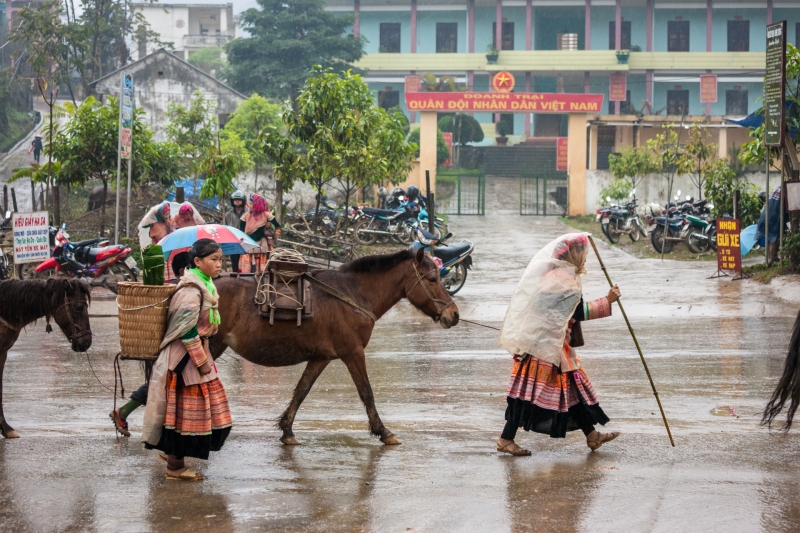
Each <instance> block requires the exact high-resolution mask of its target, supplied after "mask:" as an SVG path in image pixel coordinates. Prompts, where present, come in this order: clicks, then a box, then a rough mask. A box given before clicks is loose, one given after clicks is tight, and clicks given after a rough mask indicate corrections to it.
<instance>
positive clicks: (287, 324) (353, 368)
mask: <svg viewBox="0 0 800 533" xmlns="http://www.w3.org/2000/svg"><path fill="white" fill-rule="evenodd" d="M312 274H313V276H314V277H315V278H317V279H319V280H320V281H322V282H324V283H325V284H327V285H329V286H331V287H334V288H335V289H337V290H339V291H340V292H342V293H344V294H346V295H347V296H348V297H350V298H352V299H354V300H355V301H356V302H357V303H359V304H361V305H362V306H364V307H365V308H366V309H367V310H369V311H371V312H372V313H374V315H375V316H376V317H377V318H380V317H381V316H383V315H384V314H385V313H386V312H387V311H388V310H389V309H391V308H392V307H393V306H394V305H395V304H396V303H397V302H399V301H400V300H402V299H403V298H408V300H409V301H410V302H411V303H412V304H413V305H414V307H416V308H417V309H419V310H421V311H422V312H423V313H425V314H426V315H428V316H429V317H431V318H433V320H434V321H436V322H439V324H441V326H442V327H443V328H450V327H452V326H455V325H456V324H457V323H458V307H456V305H455V303H454V302H453V300H452V299H451V298H450V295H448V294H447V291H446V290H445V288H444V286H443V285H442V282H441V279H439V269H438V268H437V267H436V265H435V264H434V263H433V261H432V260H431V259H430V258H429V257H427V256H426V255H425V253H424V251H423V250H419V251H418V252H413V251H410V250H404V251H402V252H398V253H395V254H389V255H373V256H369V257H363V258H361V259H356V260H355V261H352V262H350V263H347V264H345V265H343V266H341V267H340V268H339V269H337V270H322V271H314V272H313V273H312ZM216 285H217V290H218V291H219V296H220V300H219V301H220V315H221V318H222V323H221V324H220V328H219V332H218V333H217V335H215V336H214V337H213V338H212V339H211V354H212V355H213V356H214V358H217V357H219V356H220V355H221V354H222V352H223V351H225V348H227V347H228V346H230V347H231V348H233V350H234V351H236V353H238V354H239V355H241V356H242V357H244V358H245V359H247V360H248V361H251V362H253V363H256V364H259V365H263V366H270V367H277V366H289V365H296V364H299V363H307V364H306V369H305V371H304V372H303V376H302V377H301V378H300V381H299V382H298V383H297V386H296V387H295V390H294V395H293V396H292V401H291V402H290V403H289V406H288V407H287V408H286V411H284V413H283V415H282V416H281V418H280V420H279V421H278V427H279V428H280V429H281V430H282V431H283V436H282V437H281V442H283V443H284V444H300V442H299V441H298V440H297V439H296V438H295V436H294V433H293V432H292V424H293V422H294V417H295V414H296V413H297V410H298V409H299V408H300V404H301V403H302V402H303V400H304V399H305V397H306V395H307V394H308V392H309V391H310V390H311V387H312V386H313V385H314V381H316V379H317V378H318V377H319V375H320V374H321V373H322V371H323V370H324V369H325V367H326V366H328V363H330V362H331V361H333V360H335V359H341V360H342V362H343V363H344V364H345V365H346V366H347V369H348V370H349V371H350V376H351V377H352V378H353V381H354V382H355V384H356V388H357V389H358V394H359V396H360V397H361V401H362V402H364V405H365V407H366V409H367V416H368V417H369V429H370V431H371V432H372V434H373V435H376V436H379V437H380V439H381V441H382V442H383V443H384V444H400V441H399V440H397V437H395V436H394V435H393V434H392V432H390V431H389V430H388V429H386V427H384V425H383V422H381V419H380V417H379V416H378V410H377V409H376V408H375V398H374V397H373V395H372V387H371V386H370V384H369V377H368V376H367V364H366V359H365V356H364V348H366V346H367V343H368V342H369V339H370V336H371V335H372V329H373V328H374V327H375V322H374V321H373V319H372V318H370V317H369V316H368V315H367V314H366V313H364V312H363V311H360V310H358V309H356V307H354V306H352V305H350V304H347V303H345V302H344V301H342V300H341V299H338V298H336V297H334V296H331V295H329V294H327V293H325V292H323V291H322V290H320V289H318V288H314V289H313V294H314V316H313V318H307V319H306V318H304V319H303V324H302V325H301V326H300V327H298V326H297V324H296V323H295V322H294V321H283V322H278V321H276V322H275V325H274V326H270V325H269V322H268V321H267V320H266V319H264V318H261V316H260V315H259V313H258V308H257V307H256V306H255V304H254V303H253V296H254V294H255V291H256V282H255V280H254V279H253V278H249V279H248V278H222V279H219V280H217V282H216Z"/></svg>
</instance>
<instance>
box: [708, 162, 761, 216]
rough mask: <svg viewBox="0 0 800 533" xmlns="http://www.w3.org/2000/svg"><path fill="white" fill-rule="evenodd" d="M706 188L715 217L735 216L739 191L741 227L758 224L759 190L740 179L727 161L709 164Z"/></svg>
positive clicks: (759, 208)
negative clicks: (736, 197) (734, 208)
mask: <svg viewBox="0 0 800 533" xmlns="http://www.w3.org/2000/svg"><path fill="white" fill-rule="evenodd" d="M704 186H705V189H704V191H705V194H706V198H708V200H709V201H710V203H711V205H713V206H714V207H713V209H712V213H713V215H714V216H715V217H721V216H722V215H732V214H733V195H734V192H735V191H737V190H738V191H739V213H740V215H739V216H740V218H741V223H742V226H741V227H743V228H744V227H747V226H750V225H751V224H755V223H756V222H758V217H759V215H760V214H761V200H759V198H758V189H757V188H756V186H755V185H753V184H752V183H750V181H748V180H747V179H739V177H738V176H737V175H736V170H735V169H734V168H733V167H732V166H731V165H730V164H729V163H728V162H727V161H726V160H725V159H716V160H714V161H712V162H711V163H709V165H708V167H707V169H706V179H705V183H704Z"/></svg>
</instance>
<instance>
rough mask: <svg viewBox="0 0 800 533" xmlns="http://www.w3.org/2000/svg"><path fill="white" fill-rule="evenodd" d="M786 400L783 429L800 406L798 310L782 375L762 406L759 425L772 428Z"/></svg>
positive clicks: (789, 427)
mask: <svg viewBox="0 0 800 533" xmlns="http://www.w3.org/2000/svg"><path fill="white" fill-rule="evenodd" d="M790 396H791V398H790ZM786 400H790V402H789V409H788V411H787V412H786V423H785V424H784V425H783V427H782V428H781V429H782V430H783V431H789V429H791V427H792V419H793V418H794V414H795V412H796V411H797V408H798V407H800V312H798V314H797V318H796V319H795V321H794V328H793V329H792V340H791V341H790V342H789V353H788V354H786V363H785V365H784V367H783V375H782V376H781V379H780V381H779V382H778V386H777V387H776V388H775V392H773V393H772V398H770V400H769V403H767V406H766V407H765V408H764V415H763V417H762V418H761V425H766V426H769V427H770V428H772V421H773V420H775V417H777V416H778V415H779V414H780V412H781V411H782V410H783V407H784V406H785V405H786Z"/></svg>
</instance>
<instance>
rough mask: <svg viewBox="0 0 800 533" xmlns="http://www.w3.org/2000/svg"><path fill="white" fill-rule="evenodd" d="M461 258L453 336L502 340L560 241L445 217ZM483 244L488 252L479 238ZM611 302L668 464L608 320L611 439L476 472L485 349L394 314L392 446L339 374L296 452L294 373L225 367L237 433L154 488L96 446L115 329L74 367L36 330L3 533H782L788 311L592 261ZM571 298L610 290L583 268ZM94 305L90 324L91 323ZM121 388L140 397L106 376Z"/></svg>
mask: <svg viewBox="0 0 800 533" xmlns="http://www.w3.org/2000/svg"><path fill="white" fill-rule="evenodd" d="M451 222H452V225H453V227H454V229H455V230H456V231H457V235H458V236H459V237H464V238H470V239H471V240H474V241H475V243H476V252H475V269H474V270H473V271H471V272H470V274H469V279H468V280H467V284H466V286H465V288H464V289H463V290H462V292H461V293H459V294H458V295H457V297H456V298H457V302H458V305H459V307H460V310H461V314H462V316H464V317H465V318H468V319H471V320H476V321H480V322H484V323H487V324H490V325H495V326H497V325H499V323H500V321H501V320H502V317H503V314H504V311H505V306H506V304H507V302H508V299H509V298H510V296H511V294H512V292H513V290H514V287H515V285H516V282H517V280H518V279H519V276H520V274H521V272H522V271H523V270H524V268H525V266H526V265H527V263H528V261H529V260H530V258H531V257H532V255H533V254H534V253H535V252H536V251H537V250H538V249H539V248H540V247H541V246H543V245H544V244H546V243H547V242H548V241H549V240H550V239H551V238H553V237H555V236H556V235H558V234H561V233H563V232H565V231H566V228H565V226H563V225H562V224H561V223H560V222H558V221H557V220H556V219H553V218H535V217H524V218H520V217H516V216H511V215H505V216H500V215H497V214H494V215H489V216H487V217H485V218H478V217H475V218H470V217H460V218H457V217H453V219H452V220H451ZM490 229H491V231H487V230H490ZM600 251H601V253H603V254H604V259H605V260H606V263H607V266H608V269H609V272H610V273H611V275H612V277H613V278H614V279H615V281H617V282H618V283H619V285H620V286H621V289H622V293H623V301H624V302H625V305H626V310H627V312H628V315H629V316H630V318H631V320H632V322H633V325H634V327H635V328H636V332H637V334H638V336H639V340H640V343H641V345H642V347H643V349H644V351H645V355H646V356H647V358H648V361H649V363H650V368H651V372H652V374H653V376H654V378H655V380H656V384H657V386H658V388H659V393H660V395H661V398H662V401H663V403H664V406H665V409H666V413H667V416H668V417H669V420H670V423H671V426H672V431H673V435H674V436H675V441H676V444H677V447H676V448H671V447H670V446H669V441H668V439H667V436H666V433H665V431H664V428H663V425H662V422H661V419H660V416H659V414H658V410H657V406H656V403H655V400H654V398H653V395H652V392H651V391H650V388H649V384H648V382H647V379H646V376H645V374H644V371H643V369H642V365H641V363H640V362H639V359H638V355H637V354H636V351H635V348H634V345H633V342H632V341H631V338H630V336H629V334H628V332H627V328H626V326H625V323H624V321H623V320H622V317H621V315H620V314H619V313H618V311H616V310H615V314H614V316H613V317H612V318H609V319H605V320H603V321H596V322H592V323H588V324H587V325H586V326H585V327H584V335H585V337H586V346H585V347H584V348H583V349H581V350H580V354H581V356H582V360H583V364H584V367H585V368H586V369H587V372H588V373H589V375H590V376H591V378H592V380H593V382H594V385H595V388H596V389H597V391H598V394H599V397H600V404H601V406H602V407H603V409H604V410H605V411H606V413H607V414H608V415H609V416H610V417H611V419H612V421H611V423H610V424H609V425H608V426H607V428H609V429H612V430H618V431H621V432H622V436H621V437H620V438H619V439H617V440H616V441H615V442H613V443H610V444H608V445H605V446H603V447H602V448H601V449H600V450H598V451H597V452H594V453H590V452H589V449H588V448H587V447H586V445H585V441H584V439H583V436H582V435H581V434H580V432H577V433H571V434H570V435H569V436H568V438H567V439H565V440H560V439H559V440H556V439H549V438H546V437H545V436H542V435H538V434H529V433H524V432H520V434H519V436H518V438H517V441H518V442H520V443H521V444H522V445H524V446H526V447H530V448H531V449H532V450H533V452H534V453H533V456H531V457H527V458H514V457H510V456H501V455H500V454H498V453H497V452H495V451H494V442H495V440H496V439H497V437H498V436H499V433H500V431H501V429H502V426H503V413H504V408H505V390H506V386H507V381H508V372H509V369H510V357H509V356H508V354H506V353H505V352H503V351H501V350H499V349H498V348H497V347H496V334H495V332H494V331H492V330H489V329H484V328H480V327H476V326H472V325H468V324H465V323H462V324H460V325H458V326H457V327H456V328H454V329H452V330H443V329H441V328H440V327H439V326H437V325H434V324H432V323H431V321H430V319H428V318H427V317H424V316H423V315H422V314H420V313H418V312H416V311H414V310H413V309H412V308H411V307H410V305H409V304H408V303H407V302H401V304H399V305H398V306H397V307H396V308H395V309H394V310H393V311H391V312H390V314H389V315H387V316H386V317H384V318H383V319H382V320H381V321H380V322H379V323H378V325H377V327H376V329H375V332H374V335H373V339H372V342H371V344H370V345H369V347H368V350H367V358H368V363H367V364H368V369H369V372H370V377H371V382H372V386H373V389H374V391H375V396H376V399H377V406H378V410H379V412H380V414H381V417H382V419H383V421H384V423H385V424H386V426H387V427H388V428H389V429H390V430H391V431H393V432H394V433H395V434H396V435H397V436H398V437H399V438H400V439H401V440H402V442H403V444H402V445H400V446H397V447H385V446H383V445H382V444H381V443H380V442H379V441H378V440H376V439H374V438H372V437H370V435H369V434H368V432H367V418H366V414H365V412H364V410H363V407H362V405H361V403H360V401H359V399H358V395H357V393H356V390H355V387H354V386H353V384H352V382H351V380H350V378H349V375H348V374H347V372H346V369H345V368H344V365H343V364H341V363H340V362H336V363H333V364H332V365H330V366H329V367H328V369H327V370H326V371H325V372H324V373H323V375H322V376H321V378H320V379H319V380H318V382H317V384H316V385H315V387H314V389H313V390H312V391H311V394H310V395H309V397H308V399H307V400H306V402H305V403H304V404H303V407H302V408H301V410H300V411H299V413H298V416H297V420H296V422H295V427H294V429H295V433H296V435H297V437H298V438H299V439H300V440H301V441H302V442H303V445H302V446H300V447H284V446H282V445H281V443H280V442H279V440H278V437H279V432H278V431H277V430H276V429H275V428H274V427H273V422H274V420H275V419H276V418H277V417H278V416H279V415H280V414H281V412H282V411H283V409H284V408H285V406H286V405H287V403H288V401H289V399H290V396H291V391H292V389H293V388H294V385H295V383H296V381H297V379H298V378H299V376H300V373H301V371H302V368H301V367H293V368H283V369H268V368H263V367H257V366H255V365H252V364H250V363H247V362H244V361H242V360H241V359H240V358H238V357H237V356H235V355H226V356H225V357H224V359H223V360H222V361H221V362H220V364H219V368H220V371H221V377H222V380H223V383H224V384H225V387H226V389H227V391H228V395H229V398H230V402H231V408H232V412H233V416H234V424H235V426H234V429H233V432H232V433H231V436H230V438H229V439H228V442H227V443H226V446H225V448H224V449H223V450H222V451H221V452H219V453H216V454H212V457H211V460H210V461H208V462H207V463H204V462H202V461H196V460H189V463H190V466H192V467H195V468H197V469H198V470H200V471H201V472H203V473H204V474H205V475H206V480H205V481H204V482H202V483H195V484H192V483H178V482H170V483H167V482H166V481H165V479H164V464H163V463H162V462H161V461H159V460H158V459H157V458H156V457H155V454H154V453H153V452H148V451H145V450H144V449H143V447H142V445H141V443H140V441H139V439H138V436H139V435H138V430H139V429H140V427H141V418H142V412H141V410H140V411H139V412H137V413H135V414H134V415H132V417H131V419H130V423H131V427H132V429H133V432H134V436H133V437H132V438H130V439H124V438H119V439H117V438H116V437H115V435H114V431H113V429H112V426H111V425H110V421H109V419H108V418H107V414H108V412H109V411H110V410H111V407H112V402H113V400H112V394H111V393H110V392H108V391H107V390H105V389H104V388H102V387H101V386H100V385H99V384H98V382H97V381H96V380H95V377H94V376H93V374H92V370H91V368H90V364H89V361H90V362H91V367H92V368H94V371H95V372H96V373H97V375H98V377H99V379H100V381H101V382H102V383H103V384H104V385H106V386H108V387H112V388H113V383H114V378H113V369H112V359H113V355H114V354H115V353H116V349H117V340H116V337H115V335H116V328H117V324H116V319H115V318H95V319H93V323H92V326H93V330H94V332H95V338H94V344H93V346H92V349H91V350H90V351H89V354H88V360H89V361H87V356H86V355H85V354H74V353H72V352H71V351H70V350H69V346H68V343H67V342H66V341H65V340H64V339H63V337H60V334H57V333H53V334H52V335H50V336H47V335H45V334H44V324H43V323H40V324H39V325H37V326H33V327H30V328H28V330H27V333H26V334H24V335H23V336H22V337H21V338H20V340H19V341H18V343H17V345H16V346H15V347H14V348H13V349H12V351H11V353H10V355H9V361H8V363H7V365H6V371H5V381H4V384H5V389H4V399H5V413H6V416H7V418H8V420H9V422H10V423H11V425H12V426H14V427H15V429H16V430H17V431H18V432H19V433H20V435H21V437H22V438H20V439H17V440H2V439H0V525H1V526H2V530H3V531H187V532H196V531H215V532H226V531H251V530H252V531H256V530H273V531H274V530H278V531H380V532H383V531H415V532H417V531H514V532H515V531H564V532H567V531H592V532H602V531H678V532H683V531H703V532H710V531H725V532H736V531H742V532H753V531H767V532H775V531H797V530H799V529H800V503H798V502H800V499H798V492H799V491H800V476H798V473H800V472H799V470H800V469H798V466H797V458H798V453H799V452H800V436H799V435H800V434H798V433H797V432H794V433H790V434H789V435H782V434H779V433H774V432H773V433H772V434H770V433H769V432H768V431H767V430H765V429H763V428H760V427H759V426H758V424H757V421H758V415H759V413H760V411H761V410H762V409H763V406H764V404H765V403H766V399H767V398H768V396H769V393H770V392H771V390H772V387H773V386H774V384H775V382H776V380H777V376H778V375H779V373H780V371H781V369H782V365H783V358H784V353H785V347H786V344H787V343H788V338H789V333H790V330H791V325H792V322H793V319H794V315H795V313H796V311H797V309H795V308H794V307H792V306H789V305H786V304H783V303H781V302H780V301H778V300H775V299H774V297H773V295H772V293H771V292H770V291H769V290H768V289H765V288H764V287H763V286H759V285H757V284H755V283H749V282H747V283H741V282H731V281H728V280H709V279H706V278H707V277H708V276H710V275H711V274H712V273H713V271H714V267H713V264H711V263H674V262H669V261H666V262H664V263H661V262H660V261H657V260H638V259H633V258H631V257H629V256H627V255H626V254H624V253H623V252H619V251H617V250H614V249H612V248H611V247H610V246H608V245H605V244H601V245H600ZM588 270H589V273H588V274H587V275H586V276H585V277H584V294H585V295H586V297H587V298H596V297H598V296H601V295H603V294H605V293H606V292H607V290H608V288H607V285H606V282H605V279H604V278H603V277H602V273H601V272H600V270H599V268H598V264H597V263H596V261H595V260H594V259H593V258H590V261H589V264H588ZM109 304H110V302H97V306H96V308H95V311H94V312H96V313H97V314H103V310H104V309H107V308H108V307H109ZM123 371H124V376H125V384H126V388H127V389H129V390H132V389H133V388H135V386H138V384H139V383H140V381H141V373H140V371H139V369H138V366H137V364H136V363H132V362H127V363H123Z"/></svg>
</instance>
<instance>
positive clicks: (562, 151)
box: [556, 137, 569, 172]
mask: <svg viewBox="0 0 800 533" xmlns="http://www.w3.org/2000/svg"><path fill="white" fill-rule="evenodd" d="M567 141H568V139H567V137H559V138H558V139H556V170H558V171H559V172H566V171H567V165H568V164H569V148H568V146H569V144H568V142H567Z"/></svg>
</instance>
